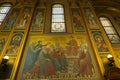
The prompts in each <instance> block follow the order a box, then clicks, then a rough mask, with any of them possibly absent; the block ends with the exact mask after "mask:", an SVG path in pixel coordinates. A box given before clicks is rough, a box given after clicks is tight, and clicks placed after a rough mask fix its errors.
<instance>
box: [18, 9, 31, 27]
mask: <svg viewBox="0 0 120 80" xmlns="http://www.w3.org/2000/svg"><path fill="white" fill-rule="evenodd" d="M29 17H30V9H29V8H25V10H24V12H23V14H22V16H21V19H20V20H19V22H18V25H17V27H16V28H17V29H24V28H25V25H26V24H27V22H28V20H29Z"/></svg>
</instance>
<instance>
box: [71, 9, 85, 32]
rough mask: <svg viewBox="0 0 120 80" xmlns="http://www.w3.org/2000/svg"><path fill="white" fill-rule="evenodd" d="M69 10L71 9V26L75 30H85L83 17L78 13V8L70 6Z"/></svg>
mask: <svg viewBox="0 0 120 80" xmlns="http://www.w3.org/2000/svg"><path fill="white" fill-rule="evenodd" d="M71 11H72V18H73V26H74V30H75V32H80V31H85V30H84V22H83V18H82V16H81V14H80V10H79V8H71Z"/></svg>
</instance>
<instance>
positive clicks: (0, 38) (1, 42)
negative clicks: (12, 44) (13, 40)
mask: <svg viewBox="0 0 120 80" xmlns="http://www.w3.org/2000/svg"><path fill="white" fill-rule="evenodd" d="M6 40H7V36H3V35H0V55H1V52H2V50H3V48H4V45H5V43H6Z"/></svg>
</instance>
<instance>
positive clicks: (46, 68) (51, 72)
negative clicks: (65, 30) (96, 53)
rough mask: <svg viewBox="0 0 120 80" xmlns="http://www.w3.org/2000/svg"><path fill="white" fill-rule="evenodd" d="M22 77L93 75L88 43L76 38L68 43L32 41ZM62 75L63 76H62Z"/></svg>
mask: <svg viewBox="0 0 120 80" xmlns="http://www.w3.org/2000/svg"><path fill="white" fill-rule="evenodd" d="M26 54H27V55H26V59H25V63H24V67H23V72H22V74H23V76H22V79H39V78H41V79H42V78H70V77H73V78H77V77H78V76H79V77H80V76H81V77H84V76H87V77H92V76H93V75H94V73H95V72H94V68H93V64H92V60H91V56H90V53H89V49H88V45H87V43H86V42H84V41H80V45H78V43H77V41H76V40H75V39H71V40H70V41H68V42H67V43H66V46H65V47H62V46H61V45H60V42H56V43H55V44H53V43H52V42H49V43H46V44H45V45H43V44H42V41H41V40H39V41H38V42H35V41H34V42H32V43H31V44H30V45H29V47H28V50H27V53H26ZM61 76H62V77H61Z"/></svg>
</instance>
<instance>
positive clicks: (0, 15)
mask: <svg viewBox="0 0 120 80" xmlns="http://www.w3.org/2000/svg"><path fill="white" fill-rule="evenodd" d="M10 8H11V4H3V5H1V6H0V25H1V23H2V21H3V20H4V18H5V16H6V14H7V13H8V11H9V10H10Z"/></svg>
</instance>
